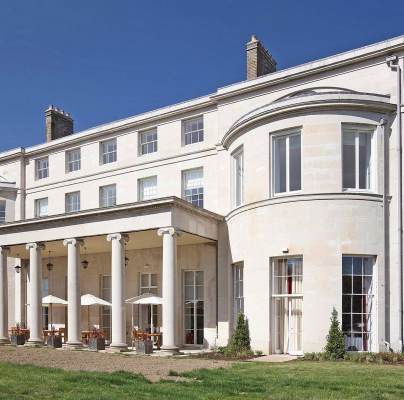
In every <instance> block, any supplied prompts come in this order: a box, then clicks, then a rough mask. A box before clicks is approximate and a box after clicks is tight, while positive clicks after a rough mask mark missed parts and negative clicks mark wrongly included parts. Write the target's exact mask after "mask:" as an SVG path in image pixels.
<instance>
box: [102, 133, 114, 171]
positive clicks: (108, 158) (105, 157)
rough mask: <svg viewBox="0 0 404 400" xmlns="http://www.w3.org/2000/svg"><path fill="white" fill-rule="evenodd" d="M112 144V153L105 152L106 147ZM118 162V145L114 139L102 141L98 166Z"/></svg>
mask: <svg viewBox="0 0 404 400" xmlns="http://www.w3.org/2000/svg"><path fill="white" fill-rule="evenodd" d="M110 144H112V145H113V149H112V151H106V150H107V146H108V145H110ZM117 160H118V143H117V140H116V138H113V139H109V140H104V141H103V142H100V164H101V165H106V164H112V163H114V162H116V161H117Z"/></svg>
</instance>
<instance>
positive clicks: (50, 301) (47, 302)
mask: <svg viewBox="0 0 404 400" xmlns="http://www.w3.org/2000/svg"><path fill="white" fill-rule="evenodd" d="M54 305H55V306H67V301H66V300H64V299H61V298H60V297H56V296H53V295H52V294H50V295H48V296H45V297H43V298H42V307H48V306H49V307H50V324H51V326H52V319H53V312H52V307H53V306H54Z"/></svg>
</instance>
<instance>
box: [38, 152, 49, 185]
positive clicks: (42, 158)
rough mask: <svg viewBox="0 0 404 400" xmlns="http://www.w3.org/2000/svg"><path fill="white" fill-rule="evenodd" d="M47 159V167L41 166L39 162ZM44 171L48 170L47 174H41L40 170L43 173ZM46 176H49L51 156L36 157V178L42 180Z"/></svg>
mask: <svg viewBox="0 0 404 400" xmlns="http://www.w3.org/2000/svg"><path fill="white" fill-rule="evenodd" d="M45 160H46V168H39V164H40V163H41V162H42V161H45ZM42 171H46V174H44V175H43V176H40V172H41V173H42ZM41 175H42V174H41ZM46 178H49V156H46V157H41V158H37V159H35V179H36V180H41V179H46Z"/></svg>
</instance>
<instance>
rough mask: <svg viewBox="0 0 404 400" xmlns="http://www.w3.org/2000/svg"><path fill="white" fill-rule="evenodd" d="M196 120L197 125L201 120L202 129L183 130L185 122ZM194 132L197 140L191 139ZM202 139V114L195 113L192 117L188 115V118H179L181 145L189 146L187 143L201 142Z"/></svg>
mask: <svg viewBox="0 0 404 400" xmlns="http://www.w3.org/2000/svg"><path fill="white" fill-rule="evenodd" d="M196 120H197V121H198V122H197V126H198V124H199V120H201V121H202V129H196V130H194V131H192V130H191V131H189V132H185V126H186V124H187V123H192V121H196ZM194 133H196V134H197V136H198V140H197V141H195V142H193V141H192V138H193V134H194ZM188 135H189V136H190V137H191V140H190V142H189V143H187V136H188ZM201 137H202V139H201ZM204 140H205V120H204V116H203V114H201V115H196V116H194V117H190V118H186V119H183V120H181V143H182V146H189V145H192V144H195V143H201V142H203V141H204Z"/></svg>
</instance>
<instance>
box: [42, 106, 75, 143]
mask: <svg viewBox="0 0 404 400" xmlns="http://www.w3.org/2000/svg"><path fill="white" fill-rule="evenodd" d="M45 125H46V141H47V142H50V141H51V140H55V139H59V138H62V137H65V136H68V135H71V134H72V133H73V119H72V117H71V116H70V114H69V113H67V112H65V111H63V110H62V109H59V108H57V107H55V106H53V105H50V106H49V107H48V109H47V110H46V111H45Z"/></svg>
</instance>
